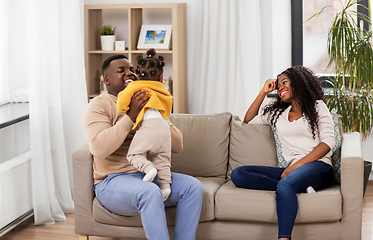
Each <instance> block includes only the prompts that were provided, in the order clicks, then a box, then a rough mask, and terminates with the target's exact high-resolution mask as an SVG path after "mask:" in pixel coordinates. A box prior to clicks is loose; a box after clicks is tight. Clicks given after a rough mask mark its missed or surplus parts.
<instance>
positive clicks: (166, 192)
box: [161, 188, 171, 202]
mask: <svg viewBox="0 0 373 240" xmlns="http://www.w3.org/2000/svg"><path fill="white" fill-rule="evenodd" d="M161 191H162V195H163V202H164V201H166V200H167V198H168V196H170V194H171V188H165V189H162V190H161Z"/></svg>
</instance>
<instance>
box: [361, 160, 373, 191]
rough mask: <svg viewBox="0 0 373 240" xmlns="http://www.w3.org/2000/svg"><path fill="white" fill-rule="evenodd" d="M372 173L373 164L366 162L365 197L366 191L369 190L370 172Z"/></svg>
mask: <svg viewBox="0 0 373 240" xmlns="http://www.w3.org/2000/svg"><path fill="white" fill-rule="evenodd" d="M371 171H372V163H371V162H369V161H364V189H363V191H364V192H363V196H365V190H366V189H367V185H368V180H369V175H370V172H371Z"/></svg>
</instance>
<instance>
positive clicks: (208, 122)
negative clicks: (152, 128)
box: [170, 113, 232, 178]
mask: <svg viewBox="0 0 373 240" xmlns="http://www.w3.org/2000/svg"><path fill="white" fill-rule="evenodd" d="M231 117H232V114H231V113H217V114H210V115H200V114H172V115H171V116H170V121H171V122H172V123H173V124H175V126H176V127H178V128H179V129H180V130H181V132H182V133H183V140H184V141H183V142H184V148H183V150H182V151H181V152H180V153H178V154H172V155H171V171H173V172H179V173H185V174H189V175H192V176H195V177H221V178H225V177H226V173H227V165H228V145H229V131H230V125H229V124H230V121H231Z"/></svg>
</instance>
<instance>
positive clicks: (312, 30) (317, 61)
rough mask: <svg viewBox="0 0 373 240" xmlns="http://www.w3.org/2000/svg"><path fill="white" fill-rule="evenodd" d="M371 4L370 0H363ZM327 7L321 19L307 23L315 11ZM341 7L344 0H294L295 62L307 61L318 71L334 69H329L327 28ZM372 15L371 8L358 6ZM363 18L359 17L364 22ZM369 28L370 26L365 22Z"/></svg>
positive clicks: (321, 72)
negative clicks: (369, 11)
mask: <svg viewBox="0 0 373 240" xmlns="http://www.w3.org/2000/svg"><path fill="white" fill-rule="evenodd" d="M359 3H360V4H362V5H364V6H366V7H367V6H368V4H369V2H368V0H362V1H360V2H359ZM325 6H329V7H328V8H326V9H325V12H324V13H322V14H321V15H320V16H319V17H318V18H317V19H316V18H314V19H311V20H310V21H308V22H306V23H305V24H303V23H304V22H305V21H306V20H307V19H309V18H310V17H311V16H312V15H314V14H315V13H318V12H319V11H321V9H322V8H323V7H325ZM340 8H341V1H340V0H303V1H299V0H292V1H291V11H292V64H293V65H304V66H306V67H309V68H310V69H312V70H313V71H314V72H315V73H316V74H317V75H324V74H325V73H330V71H331V70H329V71H325V70H326V66H327V65H328V62H329V60H328V58H327V32H328V29H329V26H330V24H331V21H332V19H333V18H334V16H335V14H336V13H337V11H338V10H339V9H340ZM356 10H357V11H359V12H362V13H364V14H366V15H368V12H367V10H366V9H365V8H364V7H362V6H360V7H358V8H357V9H356ZM360 22H361V21H358V24H359V25H360ZM364 29H365V30H368V29H369V26H368V25H367V24H365V26H364Z"/></svg>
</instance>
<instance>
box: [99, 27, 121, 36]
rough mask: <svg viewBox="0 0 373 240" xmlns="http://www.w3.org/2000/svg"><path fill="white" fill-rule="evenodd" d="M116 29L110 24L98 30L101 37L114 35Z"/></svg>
mask: <svg viewBox="0 0 373 240" xmlns="http://www.w3.org/2000/svg"><path fill="white" fill-rule="evenodd" d="M116 28H117V27H114V28H113V27H112V26H111V25H110V24H105V25H103V26H102V27H101V28H100V33H101V35H104V36H106V35H114V34H115V31H116Z"/></svg>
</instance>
